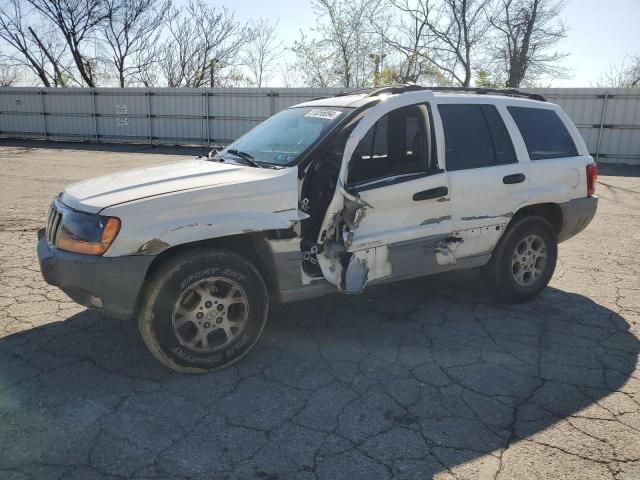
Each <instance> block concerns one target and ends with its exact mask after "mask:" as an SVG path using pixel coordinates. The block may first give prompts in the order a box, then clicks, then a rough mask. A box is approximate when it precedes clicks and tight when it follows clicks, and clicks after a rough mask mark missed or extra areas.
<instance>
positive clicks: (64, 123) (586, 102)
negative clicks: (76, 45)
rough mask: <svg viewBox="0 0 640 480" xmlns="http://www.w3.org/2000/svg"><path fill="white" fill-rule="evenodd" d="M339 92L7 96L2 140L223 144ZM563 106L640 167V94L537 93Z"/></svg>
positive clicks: (601, 153) (592, 146)
mask: <svg viewBox="0 0 640 480" xmlns="http://www.w3.org/2000/svg"><path fill="white" fill-rule="evenodd" d="M339 91H341V89H339V88H324V89H314V88H280V89H265V88H263V89H258V88H233V89H224V88H206V89H194V88H151V89H143V88H126V89H120V88H96V89H86V88H67V89H61V88H10V87H9V88H0V136H3V137H28V138H44V139H50V140H76V141H90V142H134V143H154V144H160V143H162V144H198V145H200V144H205V145H213V144H224V143H228V142H230V141H232V140H234V139H236V138H238V137H239V136H240V135H242V134H243V133H244V132H246V131H247V130H249V129H250V128H252V127H253V126H255V125H257V124H258V123H260V122H261V121H262V120H264V119H265V118H268V117H269V116H270V115H273V114H274V113H276V112H278V111H280V110H282V109H284V108H287V107H289V106H291V105H295V104H296V103H300V102H304V101H308V100H311V99H313V98H317V97H322V96H331V95H334V94H335V93H337V92H339ZM528 91H531V92H536V93H540V94H542V95H544V96H545V97H547V98H548V100H549V101H552V102H554V103H558V104H560V105H561V106H562V107H563V108H564V109H565V111H566V112H567V113H568V114H569V116H570V117H571V118H572V119H573V121H574V122H575V124H576V125H577V126H578V129H579V130H580V132H581V133H582V136H583V137H584V139H585V141H586V143H587V145H588V146H589V151H590V152H591V153H592V155H593V156H594V157H597V158H598V159H599V160H600V161H602V162H612V163H630V164H640V89H597V88H586V89H562V88H556V89H532V90H528Z"/></svg>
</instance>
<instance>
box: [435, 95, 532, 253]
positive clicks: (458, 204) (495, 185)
mask: <svg viewBox="0 0 640 480" xmlns="http://www.w3.org/2000/svg"><path fill="white" fill-rule="evenodd" d="M455 100H458V99H455ZM455 100H451V102H449V101H447V102H446V103H445V102H444V100H443V103H440V104H439V105H438V113H439V115H440V118H441V121H442V126H443V130H444V143H445V155H444V156H445V158H444V161H445V166H446V170H447V172H448V173H449V181H450V184H451V206H452V211H453V222H454V236H455V237H457V238H458V239H459V240H460V245H459V246H458V247H457V249H456V258H457V260H461V259H463V258H466V257H477V256H480V257H481V256H486V255H488V254H490V253H491V251H492V249H493V247H494V246H495V244H496V242H497V241H498V239H499V238H500V236H501V235H502V232H503V231H504V228H505V227H506V225H507V224H508V222H509V220H510V219H511V217H512V216H513V215H514V212H516V211H517V210H518V208H520V206H522V205H524V204H526V203H527V200H528V196H529V162H528V159H525V158H522V155H518V153H517V152H518V151H520V152H522V145H520V144H516V145H514V142H513V140H512V139H511V134H510V130H513V129H514V128H515V127H514V126H513V125H510V127H511V129H510V128H508V124H507V123H506V122H505V116H506V109H505V108H504V107H502V106H500V105H499V104H498V105H495V104H488V103H471V102H469V100H466V99H461V100H458V101H455ZM511 123H513V122H511Z"/></svg>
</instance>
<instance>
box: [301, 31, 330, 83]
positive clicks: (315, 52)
mask: <svg viewBox="0 0 640 480" xmlns="http://www.w3.org/2000/svg"><path fill="white" fill-rule="evenodd" d="M291 50H292V51H293V52H294V53H295V55H296V63H295V64H294V65H293V68H294V70H296V71H298V72H300V73H301V75H302V77H303V83H304V84H305V85H307V86H309V87H317V88H326V87H330V86H332V85H340V79H339V78H338V74H337V70H336V68H335V66H334V60H335V56H334V54H333V52H331V51H330V50H326V49H325V43H324V42H323V41H321V40H315V39H309V38H308V37H307V36H306V35H305V34H304V33H303V32H302V31H301V32H300V40H296V41H295V42H294V43H293V46H292V47H291Z"/></svg>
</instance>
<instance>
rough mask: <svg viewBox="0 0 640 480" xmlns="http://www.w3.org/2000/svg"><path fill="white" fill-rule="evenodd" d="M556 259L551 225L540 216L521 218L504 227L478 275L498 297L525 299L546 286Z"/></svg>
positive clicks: (503, 298) (556, 240)
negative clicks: (488, 258)
mask: <svg viewBox="0 0 640 480" xmlns="http://www.w3.org/2000/svg"><path fill="white" fill-rule="evenodd" d="M543 253H544V255H543ZM557 260H558V239H557V236H556V234H555V231H554V230H553V227H552V226H551V224H550V223H549V222H548V221H547V220H546V219H544V218H543V217H524V218H521V219H516V221H515V223H513V224H512V225H510V226H509V227H508V228H507V231H506V232H505V233H504V235H503V236H502V238H501V239H500V241H499V242H498V245H497V247H496V248H495V250H494V252H493V255H492V256H491V260H490V261H489V263H488V264H487V265H485V266H484V267H483V268H482V277H483V279H484V281H485V283H486V285H487V287H488V288H489V290H491V291H492V292H493V293H494V294H495V295H496V296H497V297H498V298H499V299H500V300H503V301H506V302H509V303H520V302H526V301H528V300H531V299H533V298H535V297H536V296H537V295H538V294H540V292H541V291H542V290H544V288H545V287H546V286H547V285H548V283H549V281H550V280H551V277H552V276H553V272H554V271H555V268H556V262H557Z"/></svg>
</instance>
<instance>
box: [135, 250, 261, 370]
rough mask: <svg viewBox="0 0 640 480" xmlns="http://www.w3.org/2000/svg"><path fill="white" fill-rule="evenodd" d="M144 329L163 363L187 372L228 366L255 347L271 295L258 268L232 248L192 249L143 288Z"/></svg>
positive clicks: (141, 315)
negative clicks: (229, 249) (228, 249)
mask: <svg viewBox="0 0 640 480" xmlns="http://www.w3.org/2000/svg"><path fill="white" fill-rule="evenodd" d="M143 295H144V296H143V301H142V304H141V308H140V313H139V316H138V328H139V330H140V334H141V335H142V339H143V340H144V343H145V344H146V345H147V348H148V349H149V351H150V352H151V353H152V354H153V356H154V357H155V358H156V359H158V360H159V361H160V362H161V363H162V364H163V365H165V366H167V367H169V368H171V369H173V370H175V371H178V372H184V373H203V372H207V371H210V370H218V369H222V368H225V367H228V366H230V365H232V364H234V363H235V362H237V361H238V360H240V359H241V358H242V357H244V356H245V355H246V354H247V353H249V351H250V350H251V349H252V348H253V347H254V346H255V344H256V343H257V341H258V339H259V338H260V335H261V334H262V331H263V329H264V326H265V324H266V321H267V314H268V310H269V296H268V293H267V287H266V285H265V282H264V280H263V279H262V277H261V276H260V274H259V273H258V271H257V270H256V268H255V267H254V266H253V265H252V264H251V263H249V262H248V261H247V260H245V259H244V258H243V257H241V256H240V255H237V254H236V253H233V252H230V251H226V250H209V249H197V250H190V251H186V252H183V253H180V254H177V255H176V256H175V257H171V258H170V259H169V260H167V262H166V263H164V264H163V265H162V266H161V268H160V269H159V270H158V272H157V273H156V274H154V275H153V277H152V278H151V279H150V281H149V282H148V284H147V286H146V288H145V291H144V293H143Z"/></svg>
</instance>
